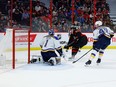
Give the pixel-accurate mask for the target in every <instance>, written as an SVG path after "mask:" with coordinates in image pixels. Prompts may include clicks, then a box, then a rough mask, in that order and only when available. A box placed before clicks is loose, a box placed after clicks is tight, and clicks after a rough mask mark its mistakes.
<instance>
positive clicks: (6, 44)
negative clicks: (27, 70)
mask: <svg viewBox="0 0 116 87" xmlns="http://www.w3.org/2000/svg"><path fill="white" fill-rule="evenodd" d="M0 46H1V47H0V48H1V49H0V68H1V66H3V65H5V67H7V68H12V69H15V68H16V67H18V66H21V65H23V64H27V63H30V29H6V33H5V35H4V36H3V38H2V40H0ZM1 58H4V59H3V60H4V63H3V61H1V60H2V59H1ZM2 69H3V68H2Z"/></svg>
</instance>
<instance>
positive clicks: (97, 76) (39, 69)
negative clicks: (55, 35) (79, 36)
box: [0, 49, 116, 87]
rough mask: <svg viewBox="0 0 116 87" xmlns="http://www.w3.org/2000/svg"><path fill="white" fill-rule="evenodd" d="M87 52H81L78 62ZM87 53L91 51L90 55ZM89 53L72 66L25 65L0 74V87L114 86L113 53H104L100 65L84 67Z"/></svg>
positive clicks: (115, 66) (64, 62)
mask: <svg viewBox="0 0 116 87" xmlns="http://www.w3.org/2000/svg"><path fill="white" fill-rule="evenodd" d="M87 51H88V50H83V49H82V50H81V52H79V53H78V54H77V56H76V58H77V59H78V58H79V57H80V56H82V55H83V54H84V53H86V52H87ZM90 53H91V52H90ZM90 53H88V54H87V55H86V56H84V57H83V58H82V59H80V60H79V61H77V62H76V63H74V64H73V63H72V62H71V61H68V60H67V57H68V56H69V53H68V52H65V55H66V60H65V59H62V64H61V65H57V66H49V65H47V64H41V63H35V64H26V65H24V66H21V67H19V68H16V69H15V70H11V71H8V72H5V73H2V74H0V87H116V50H106V51H105V54H104V56H103V58H102V62H101V64H100V65H97V64H96V60H97V57H96V59H94V60H93V62H92V64H91V65H90V66H89V67H85V66H84V65H85V62H86V61H87V60H88V58H89V56H90Z"/></svg>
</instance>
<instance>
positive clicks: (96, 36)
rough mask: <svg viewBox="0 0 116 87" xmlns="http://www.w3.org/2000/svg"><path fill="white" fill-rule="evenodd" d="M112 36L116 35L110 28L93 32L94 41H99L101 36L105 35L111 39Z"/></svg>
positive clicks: (101, 28) (100, 28)
mask: <svg viewBox="0 0 116 87" xmlns="http://www.w3.org/2000/svg"><path fill="white" fill-rule="evenodd" d="M111 34H114V31H112V30H111V29H110V28H109V27H104V26H102V27H99V28H97V29H95V30H94V31H93V39H94V40H97V39H99V37H100V36H101V35H105V36H106V37H108V38H110V35H111Z"/></svg>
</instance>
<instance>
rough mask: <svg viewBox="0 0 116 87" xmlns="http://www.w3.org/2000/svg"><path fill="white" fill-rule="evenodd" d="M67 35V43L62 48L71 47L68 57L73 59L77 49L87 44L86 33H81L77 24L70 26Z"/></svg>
mask: <svg viewBox="0 0 116 87" xmlns="http://www.w3.org/2000/svg"><path fill="white" fill-rule="evenodd" d="M69 35H70V37H69V41H68V44H67V45H65V46H64V48H66V49H69V47H72V53H71V54H72V56H71V57H70V58H69V59H74V58H75V55H76V54H77V52H78V51H79V49H80V48H82V47H83V46H85V45H86V44H87V42H88V39H87V36H86V35H84V34H82V33H81V29H80V26H78V25H72V26H71V30H70V34H69Z"/></svg>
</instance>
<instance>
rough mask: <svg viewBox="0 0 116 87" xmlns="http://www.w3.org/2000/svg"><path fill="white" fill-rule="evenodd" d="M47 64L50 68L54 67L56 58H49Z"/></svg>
mask: <svg viewBox="0 0 116 87" xmlns="http://www.w3.org/2000/svg"><path fill="white" fill-rule="evenodd" d="M48 64H49V65H51V66H54V65H56V58H55V57H51V58H50V59H49V60H48Z"/></svg>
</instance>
